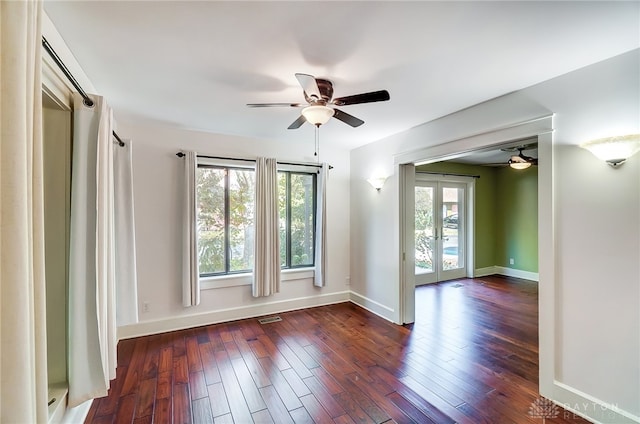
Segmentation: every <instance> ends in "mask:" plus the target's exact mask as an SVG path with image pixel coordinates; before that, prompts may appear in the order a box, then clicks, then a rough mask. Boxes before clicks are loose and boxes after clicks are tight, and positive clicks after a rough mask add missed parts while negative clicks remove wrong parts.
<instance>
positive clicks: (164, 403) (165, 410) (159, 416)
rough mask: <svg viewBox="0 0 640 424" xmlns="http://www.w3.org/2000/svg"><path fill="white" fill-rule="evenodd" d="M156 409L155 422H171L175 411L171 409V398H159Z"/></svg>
mask: <svg viewBox="0 0 640 424" xmlns="http://www.w3.org/2000/svg"><path fill="white" fill-rule="evenodd" d="M155 406H156V407H155V411H154V422H156V423H170V422H171V421H172V419H171V417H172V415H173V412H172V410H171V398H162V399H157V400H156V404H155Z"/></svg>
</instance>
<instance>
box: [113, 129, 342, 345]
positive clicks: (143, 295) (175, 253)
mask: <svg viewBox="0 0 640 424" xmlns="http://www.w3.org/2000/svg"><path fill="white" fill-rule="evenodd" d="M119 125H120V127H119V128H120V129H119V132H120V134H121V135H122V136H123V137H125V136H126V137H127V138H131V139H132V140H133V141H132V146H133V172H134V201H135V219H136V242H137V246H136V254H137V260H138V263H137V265H138V300H139V303H140V305H138V310H139V318H140V321H141V322H140V323H139V324H135V325H131V326H126V327H121V328H119V335H120V336H121V337H131V336H134V335H139V334H147V333H154V332H160V331H168V330H171V329H175V328H184V327H190V326H194V325H203V324H207V323H212V322H219V321H224V320H231V319H238V318H244V317H248V316H257V315H262V314H267V313H272V312H278V311H283V310H288V309H294V308H300V307H304V306H313V305H318V304H325V303H332V302H337V301H345V300H347V299H348V289H349V288H348V286H347V285H346V278H347V277H348V276H349V220H348V219H345V217H347V216H349V184H348V180H349V155H348V151H346V150H337V149H333V150H330V149H329V148H327V147H326V146H325V147H324V148H322V151H321V155H322V156H321V159H322V160H323V161H325V162H328V163H330V164H331V165H333V166H334V168H333V169H332V170H330V171H329V177H328V186H327V225H328V233H327V240H328V278H327V285H326V287H324V288H316V287H314V286H313V284H312V281H311V280H310V279H305V280H295V281H286V282H283V283H282V285H281V290H280V293H278V294H276V295H274V296H271V297H266V298H257V299H255V298H253V297H252V296H251V287H250V286H248V285H244V286H239V287H225V288H216V289H209V290H203V291H202V292H201V303H200V305H198V306H195V307H191V308H184V307H183V306H182V297H181V296H182V289H181V275H182V274H181V272H182V271H181V260H182V245H181V240H182V238H181V237H182V236H181V201H182V197H181V196H182V190H183V184H182V169H183V168H182V164H183V160H182V159H179V158H178V157H176V156H175V154H176V153H177V152H178V151H180V150H195V151H197V152H198V153H200V154H203V155H211V156H225V157H236V158H255V157H257V156H267V157H276V158H277V159H279V160H288V161H299V162H311V161H313V160H314V159H313V150H312V146H313V140H308V141H309V142H305V140H301V142H300V144H296V145H291V144H290V143H286V144H285V143H278V142H274V141H264V140H255V139H247V138H241V137H233V136H225V135H216V134H207V133H202V132H196V131H188V130H183V129H176V128H171V127H166V126H161V125H159V124H132V123H131V122H127V121H126V119H119ZM144 302H148V305H149V311H148V312H146V313H145V312H144V311H143V303H144Z"/></svg>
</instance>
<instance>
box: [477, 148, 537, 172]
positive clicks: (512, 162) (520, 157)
mask: <svg viewBox="0 0 640 424" xmlns="http://www.w3.org/2000/svg"><path fill="white" fill-rule="evenodd" d="M536 147H537V144H535V143H534V144H528V145H524V146H518V147H508V148H504V149H500V150H501V151H503V152H511V153H515V152H518V154H517V155H516V154H514V155H511V156H510V157H509V160H507V161H506V162H497V163H485V164H484V165H485V166H496V167H503V166H510V167H511V168H514V169H527V168H529V167H530V166H531V165H535V166H537V165H538V158H534V157H531V156H527V155H525V154H524V153H522V152H523V151H525V150H535V149H536Z"/></svg>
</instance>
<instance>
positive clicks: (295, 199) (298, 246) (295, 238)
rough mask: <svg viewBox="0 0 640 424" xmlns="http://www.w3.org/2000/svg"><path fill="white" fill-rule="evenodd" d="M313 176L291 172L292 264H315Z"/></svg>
mask: <svg viewBox="0 0 640 424" xmlns="http://www.w3.org/2000/svg"><path fill="white" fill-rule="evenodd" d="M313 177H314V176H313V174H294V173H291V200H290V201H291V218H290V219H291V266H301V265H312V264H313V259H314V258H313V248H314V246H313V242H314V240H313V232H314V228H313V227H314V225H313V224H314V204H313V198H314V193H313V192H314V187H313Z"/></svg>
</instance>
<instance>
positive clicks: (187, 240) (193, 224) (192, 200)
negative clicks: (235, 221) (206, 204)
mask: <svg viewBox="0 0 640 424" xmlns="http://www.w3.org/2000/svg"><path fill="white" fill-rule="evenodd" d="M197 171H198V156H197V155H196V152H185V157H184V179H185V184H184V205H183V206H184V207H183V231H182V234H183V240H182V244H183V245H182V305H183V306H184V307H185V308H186V307H189V306H196V305H198V304H199V303H200V270H199V268H198V216H197V214H198V199H197V190H196V184H197V180H196V172H197Z"/></svg>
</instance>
